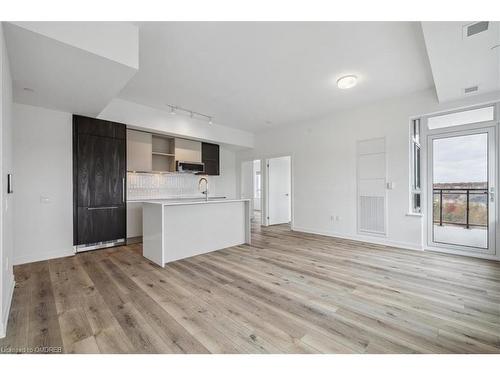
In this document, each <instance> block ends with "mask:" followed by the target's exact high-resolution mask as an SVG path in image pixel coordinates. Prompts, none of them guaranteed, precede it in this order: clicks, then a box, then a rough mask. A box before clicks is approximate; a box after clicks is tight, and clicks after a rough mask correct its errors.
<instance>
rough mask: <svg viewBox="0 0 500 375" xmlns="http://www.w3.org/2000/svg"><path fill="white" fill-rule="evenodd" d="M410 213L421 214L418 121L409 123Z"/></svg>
mask: <svg viewBox="0 0 500 375" xmlns="http://www.w3.org/2000/svg"><path fill="white" fill-rule="evenodd" d="M410 131H411V142H410V144H411V186H410V191H411V211H412V212H413V213H420V212H422V208H421V199H420V198H421V194H422V191H421V180H420V160H421V157H420V148H421V146H420V119H415V120H412V122H411V129H410Z"/></svg>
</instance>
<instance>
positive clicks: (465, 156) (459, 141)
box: [433, 134, 488, 183]
mask: <svg viewBox="0 0 500 375" xmlns="http://www.w3.org/2000/svg"><path fill="white" fill-rule="evenodd" d="M433 151H434V183H445V182H485V181H487V178H488V177H487V176H488V157H487V153H488V135H487V134H474V135H466V136H460V137H452V138H444V139H436V140H434V150H433Z"/></svg>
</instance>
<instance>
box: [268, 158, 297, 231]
mask: <svg viewBox="0 0 500 375" xmlns="http://www.w3.org/2000/svg"><path fill="white" fill-rule="evenodd" d="M267 166H268V168H267V170H268V200H267V203H268V211H267V216H268V223H269V225H274V224H285V223H289V222H290V219H291V197H290V195H291V185H292V182H291V159H290V156H284V157H280V158H273V159H268V160H267Z"/></svg>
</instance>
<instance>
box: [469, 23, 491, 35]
mask: <svg viewBox="0 0 500 375" xmlns="http://www.w3.org/2000/svg"><path fill="white" fill-rule="evenodd" d="M488 26H489V22H488V21H480V22H474V23H471V24H468V25H465V26H464V37H465V38H469V37H471V36H473V35H477V34H479V33H482V32H484V31H486V30H488Z"/></svg>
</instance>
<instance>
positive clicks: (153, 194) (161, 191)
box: [127, 172, 217, 200]
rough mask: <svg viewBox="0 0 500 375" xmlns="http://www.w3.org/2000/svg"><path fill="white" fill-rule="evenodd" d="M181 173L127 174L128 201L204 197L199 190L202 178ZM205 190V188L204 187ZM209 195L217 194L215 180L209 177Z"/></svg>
mask: <svg viewBox="0 0 500 375" xmlns="http://www.w3.org/2000/svg"><path fill="white" fill-rule="evenodd" d="M202 177H206V176H196V175H193V174H181V173H165V174H158V173H133V172H129V173H127V199H128V200H141V199H171V198H188V197H203V196H204V195H203V194H202V193H201V192H200V191H199V190H198V183H199V181H200V178H202ZM202 189H204V186H202ZM208 189H209V195H210V196H214V195H215V194H216V191H217V189H216V187H215V180H214V179H212V178H210V176H208Z"/></svg>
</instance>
